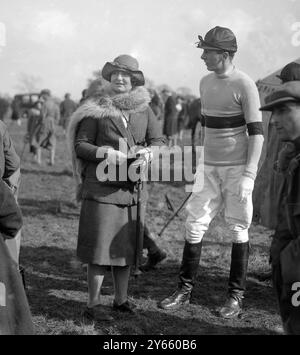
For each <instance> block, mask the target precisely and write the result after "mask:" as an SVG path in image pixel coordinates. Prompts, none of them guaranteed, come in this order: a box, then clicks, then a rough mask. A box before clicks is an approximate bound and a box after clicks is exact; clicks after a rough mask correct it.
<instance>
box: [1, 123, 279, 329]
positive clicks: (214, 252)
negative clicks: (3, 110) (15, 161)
mask: <svg viewBox="0 0 300 355" xmlns="http://www.w3.org/2000/svg"><path fill="white" fill-rule="evenodd" d="M8 124H9V122H8ZM25 125H26V122H25V121H23V122H22V126H21V127H19V126H17V125H14V126H11V127H10V128H9V130H10V133H11V135H12V138H13V141H14V143H15V146H16V149H17V151H18V152H19V153H20V152H21V151H22V146H23V135H24V132H25ZM188 134H189V132H186V134H185V140H186V141H188V138H189V137H188ZM46 153H47V152H44V153H43V154H44V155H45V156H44V157H45V159H44V162H43V165H42V166H41V167H39V166H37V165H36V164H35V163H34V162H33V160H32V156H31V155H30V154H29V152H28V151H27V152H25V154H24V156H23V159H22V163H21V171H22V183H21V188H20V195H19V203H20V206H21V208H22V212H23V216H24V227H23V231H22V247H21V257H20V258H21V264H22V265H23V266H24V267H25V269H26V281H27V286H28V290H27V295H28V300H29V303H30V307H31V310H32V315H33V320H34V324H35V329H36V333H37V334H78V335H85V334H89V335H90V334H110V335H112V334H124V335H128V334H130V335H135V334H161V335H168V334H177V335H187V334H189V335H202V334H276V333H277V329H278V327H279V325H280V318H279V315H278V310H277V304H276V299H275V296H274V291H273V289H272V287H271V283H270V281H269V280H266V281H260V276H261V275H263V274H264V273H266V272H268V271H269V264H268V258H269V255H268V252H269V245H270V238H269V236H270V235H271V232H272V231H269V230H267V229H265V228H264V227H262V226H260V225H252V226H251V229H250V238H251V255H250V261H249V273H248V283H247V293H246V298H245V303H244V304H245V306H244V313H243V316H242V317H241V318H239V319H237V320H234V321H233V320H230V321H225V320H222V319H220V318H219V317H218V315H217V309H218V307H219V306H220V305H221V304H222V302H223V301H224V299H225V295H226V286H227V280H228V274H229V262H230V250H231V243H230V241H229V236H228V232H226V230H225V228H224V223H223V221H222V219H221V217H220V216H218V217H217V218H216V219H215V220H214V221H213V222H212V226H211V229H210V231H209V233H208V235H207V236H206V238H205V240H204V247H203V252H202V256H203V257H202V259H201V262H200V268H199V276H198V279H197V285H196V287H195V289H194V294H193V303H192V304H191V305H190V307H187V308H185V309H182V310H179V311H176V312H172V313H169V312H166V311H163V310H160V309H159V308H158V307H157V302H158V301H159V300H161V299H162V298H164V297H165V296H167V295H169V293H170V292H172V291H173V290H174V289H175V287H176V283H177V275H178V269H179V265H180V261H181V255H182V249H183V244H184V241H183V233H184V221H185V211H184V210H183V211H182V212H181V213H180V215H179V217H177V218H175V220H174V221H173V222H172V224H171V225H170V226H169V227H168V228H167V230H166V231H165V233H164V234H163V236H162V237H161V238H159V237H158V236H157V234H158V232H159V231H160V229H161V228H162V226H163V225H164V223H165V221H166V220H167V219H168V218H169V217H170V216H171V214H172V213H171V212H170V211H169V210H168V209H167V207H166V205H165V200H164V194H165V193H167V194H168V196H169V197H170V199H171V200H172V203H173V204H174V206H176V207H177V206H179V205H180V203H181V201H182V200H183V199H184V198H185V196H186V195H187V193H186V192H185V189H184V185H183V184H180V183H177V184H176V183H153V184H151V186H150V199H149V203H148V210H147V217H146V218H147V222H148V225H149V226H150V229H151V232H152V233H153V235H154V237H155V238H156V240H157V243H158V244H159V245H160V246H161V247H162V248H164V249H165V250H166V251H167V253H168V257H167V259H166V260H165V261H164V262H163V263H162V264H161V265H160V266H159V268H158V269H157V270H153V271H151V272H148V273H145V274H143V275H142V276H141V277H139V278H137V279H135V278H133V277H132V278H131V280H130V288H129V294H130V297H132V299H133V300H134V301H135V303H136V304H137V314H136V315H135V316H128V315H114V319H115V321H114V322H112V323H103V324H101V323H94V322H92V323H91V322H84V321H83V319H82V317H81V312H82V309H83V308H84V306H85V303H86V300H87V284H86V270H85V268H84V266H83V265H81V263H80V262H78V260H77V259H76V256H75V249H76V241H77V229H78V220H79V210H80V206H79V205H77V204H76V203H75V200H74V191H75V185H74V182H73V178H72V173H71V163H70V159H69V155H68V152H67V146H66V142H65V140H64V136H63V134H62V132H61V131H60V130H59V131H58V146H57V159H56V165H55V166H54V167H51V166H48V165H47V161H46ZM112 300H113V287H112V280H111V275H110V273H109V272H108V273H107V276H106V278H105V281H104V287H103V304H104V305H105V306H106V307H111V303H112Z"/></svg>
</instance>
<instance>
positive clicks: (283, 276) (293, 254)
mask: <svg viewBox="0 0 300 355" xmlns="http://www.w3.org/2000/svg"><path fill="white" fill-rule="evenodd" d="M294 144H295V151H294V156H293V157H292V156H289V158H288V162H284V161H283V162H281V166H280V168H282V171H283V172H284V185H283V189H282V191H281V197H280V206H279V207H281V208H280V209H279V216H278V221H279V223H278V225H277V227H276V232H275V235H274V236H273V241H272V245H271V260H272V265H273V284H274V288H275V290H276V293H277V297H278V303H279V309H280V315H281V319H282V322H283V325H284V328H285V331H286V333H287V334H298V335H300V307H295V306H294V305H293V304H292V302H291V300H292V297H293V295H294V293H295V290H293V289H292V286H293V284H294V283H295V282H299V281H300V137H299V138H298V139H297V140H295V141H294Z"/></svg>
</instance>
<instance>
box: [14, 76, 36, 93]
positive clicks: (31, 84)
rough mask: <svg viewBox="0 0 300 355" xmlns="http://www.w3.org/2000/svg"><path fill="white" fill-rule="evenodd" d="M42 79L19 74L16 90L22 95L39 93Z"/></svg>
mask: <svg viewBox="0 0 300 355" xmlns="http://www.w3.org/2000/svg"><path fill="white" fill-rule="evenodd" d="M41 82H42V79H41V77H39V76H37V75H33V74H25V73H20V74H19V76H18V85H16V88H17V89H18V90H20V91H21V92H22V93H31V92H39V91H40V89H39V88H40V85H41Z"/></svg>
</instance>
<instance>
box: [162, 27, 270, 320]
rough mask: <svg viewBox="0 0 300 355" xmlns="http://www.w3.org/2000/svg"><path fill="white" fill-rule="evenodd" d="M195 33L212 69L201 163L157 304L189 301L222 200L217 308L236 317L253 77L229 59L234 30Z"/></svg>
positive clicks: (248, 208)
mask: <svg viewBox="0 0 300 355" xmlns="http://www.w3.org/2000/svg"><path fill="white" fill-rule="evenodd" d="M198 38H199V42H198V43H197V47H198V48H201V49H202V50H203V53H202V56H201V59H203V61H204V63H205V65H206V67H207V70H208V71H210V72H212V73H210V74H208V75H206V76H205V77H203V78H202V79H201V81H200V97H201V104H202V107H201V112H202V115H203V116H204V121H205V134H204V167H200V168H199V169H198V171H197V172H196V180H195V184H194V190H193V193H192V195H191V197H190V199H189V201H188V203H187V206H186V210H187V219H186V224H185V246H184V250H183V257H182V263H181V267H180V272H179V284H178V287H177V290H176V291H175V292H174V293H173V294H172V295H171V296H170V297H167V298H166V299H164V300H163V301H161V302H160V307H161V308H163V309H167V310H169V309H176V308H180V307H182V306H183V305H185V304H188V303H189V302H190V297H191V292H192V289H193V287H194V284H195V281H196V275H197V270H198V265H199V261H200V255H201V250H202V238H203V235H204V234H205V232H206V231H207V229H208V227H209V224H210V222H211V220H212V219H213V218H214V216H215V215H216V214H217V213H218V212H219V211H220V209H221V206H222V205H224V206H225V220H226V222H227V225H228V227H229V230H230V231H231V235H232V239H231V240H232V249H231V266H230V275H229V283H228V294H227V297H226V301H225V303H224V305H223V306H222V307H221V309H220V313H219V314H220V316H221V317H223V318H235V317H237V316H238V315H239V314H240V313H241V311H242V300H243V298H244V292H245V286H246V274H247V266H248V259H249V237H248V229H249V227H250V224H251V221H252V191H253V187H254V181H255V178H256V173H257V165H258V161H259V158H260V154H261V150H262V145H263V132H262V117H261V113H260V111H259V106H260V100H259V94H258V90H257V87H256V85H255V82H254V81H253V80H252V79H251V78H250V77H249V76H248V75H246V74H245V73H243V72H242V71H240V70H238V69H237V68H236V67H235V65H234V63H233V58H234V55H235V53H236V51H237V41H236V37H235V35H234V33H233V32H232V31H231V30H230V29H228V28H224V27H220V26H217V27H214V28H213V29H211V30H210V31H208V32H207V33H206V35H205V37H204V39H203V38H202V37H201V36H198ZM198 178H199V179H198ZM198 181H201V183H199V184H198ZM202 184H203V185H202ZM200 186H201V187H200Z"/></svg>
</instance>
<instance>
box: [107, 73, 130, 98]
mask: <svg viewBox="0 0 300 355" xmlns="http://www.w3.org/2000/svg"><path fill="white" fill-rule="evenodd" d="M110 83H111V88H112V90H113V91H114V92H115V93H117V94H121V93H126V92H129V91H130V90H131V89H132V84H131V76H130V74H129V73H127V72H126V71H122V70H116V71H114V72H113V73H112V74H111V77H110Z"/></svg>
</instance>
